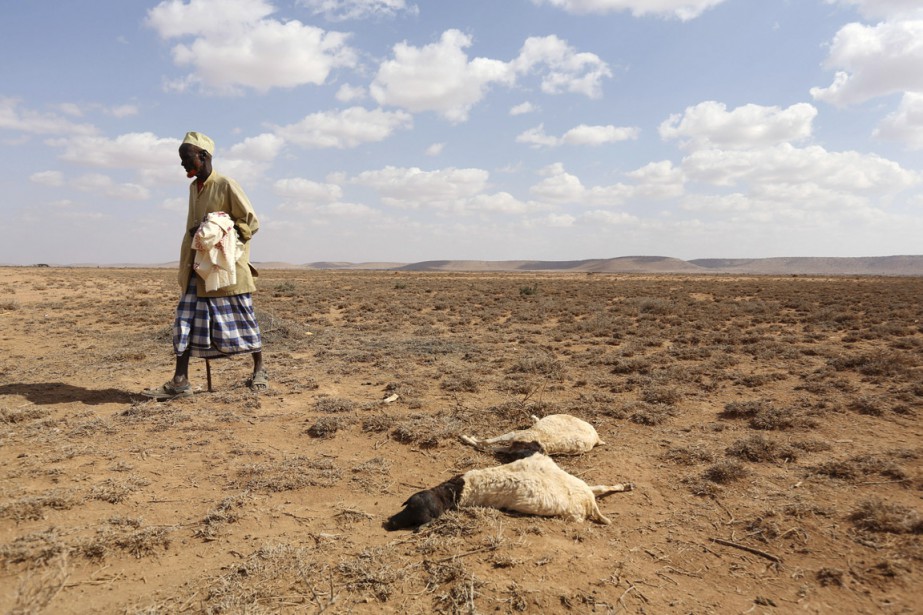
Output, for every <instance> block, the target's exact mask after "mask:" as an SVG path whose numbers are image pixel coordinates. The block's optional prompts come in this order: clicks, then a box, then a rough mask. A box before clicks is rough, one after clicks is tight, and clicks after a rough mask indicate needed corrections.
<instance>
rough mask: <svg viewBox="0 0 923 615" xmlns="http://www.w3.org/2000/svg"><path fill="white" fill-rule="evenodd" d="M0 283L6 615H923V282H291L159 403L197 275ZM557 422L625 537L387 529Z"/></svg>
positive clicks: (42, 273)
mask: <svg viewBox="0 0 923 615" xmlns="http://www.w3.org/2000/svg"><path fill="white" fill-rule="evenodd" d="M2 271H3V274H4V275H3V281H2V282H0V290H2V294H0V297H2V298H0V323H2V324H3V329H2V334H0V337H2V342H3V348H4V349H5V351H6V352H5V353H4V355H3V357H2V359H0V465H2V470H0V473H2V481H0V588H2V590H0V591H2V595H0V612H17V613H18V612H23V613H25V612H42V611H45V612H49V613H52V612H53V613H90V612H94V613H95V612H101V613H126V612H127V613H150V614H153V613H177V612H208V613H239V612H247V613H263V612H319V611H325V612H328V613H329V612H337V613H339V612H358V613H381V612H402V613H430V612H466V613H471V612H482V613H483V612H498V611H499V612H533V613H542V612H545V613H547V612H597V613H606V612H627V613H665V612H675V613H693V612H694V613H735V612H739V613H744V612H750V613H783V612H795V611H797V612H808V613H829V612H842V613H879V612H886V613H912V612H919V610H918V609H919V598H918V595H917V594H918V590H919V588H920V587H923V544H921V537H923V504H921V493H923V473H921V468H923V461H921V456H923V437H921V436H923V430H921V422H920V421H921V413H923V307H921V306H923V303H921V301H920V299H921V297H923V279H921V278H810V277H798V278H792V277H787V278H772V277H717V276H715V277H691V276H654V277H643V276H621V275H619V276H616V275H582V274H528V275H527V274H414V273H400V274H395V273H385V272H297V271H267V272H264V273H263V275H261V277H260V281H259V285H260V290H259V291H258V293H257V294H256V295H255V302H256V305H257V310H258V315H259V316H260V320H261V324H262V326H263V328H264V332H265V338H266V354H267V361H268V367H269V369H270V377H271V380H272V382H271V388H270V390H269V391H268V392H267V393H264V394H261V395H256V394H254V393H251V392H250V391H249V390H247V389H246V388H245V387H244V386H243V381H244V379H245V377H246V376H247V374H248V368H249V359H247V358H246V357H238V358H233V359H230V360H226V361H214V362H213V363H212V365H213V371H214V381H215V387H216V391H215V392H213V393H207V392H204V391H200V392H199V393H198V394H197V395H195V396H194V397H192V398H190V399H183V400H176V401H173V402H169V403H156V402H149V401H144V400H142V398H141V397H140V396H138V395H137V393H138V392H139V391H140V390H141V389H143V388H145V387H150V386H156V385H159V384H161V383H162V382H163V381H165V380H166V379H167V378H168V377H169V376H170V374H171V372H172V356H171V350H170V341H169V324H170V321H171V317H172V310H173V307H174V306H173V302H174V300H175V297H176V295H177V293H178V290H179V289H178V287H177V286H176V284H175V282H174V274H173V272H172V271H168V270H106V269H55V268H49V269H39V268H34V269H33V268H5V269H3V270H2ZM193 378H194V379H195V383H196V384H197V386H199V387H204V383H205V375H204V362H202V361H194V362H193ZM394 394H397V395H398V400H397V401H394V402H392V403H384V402H383V401H382V400H384V399H385V398H387V397H389V396H392V395H394ZM558 412H566V413H570V414H574V415H576V416H579V417H581V418H583V419H585V420H587V421H589V422H591V423H593V424H594V425H595V426H596V428H597V430H598V431H599V433H600V435H601V436H602V438H603V440H604V441H605V442H606V443H607V444H606V446H605V447H603V448H598V449H596V450H594V451H593V452H591V453H589V454H587V455H584V456H580V457H574V458H563V459H560V460H559V463H560V465H561V466H562V467H564V468H565V469H567V470H568V471H570V472H571V473H573V474H576V475H578V476H581V477H582V478H584V479H585V480H587V481H588V482H591V483H610V482H625V481H631V482H634V483H635V484H636V485H637V490H636V491H634V492H632V493H625V494H615V495H612V496H610V497H608V498H606V499H604V500H602V501H601V508H602V511H603V513H604V514H605V515H607V516H608V517H610V518H611V519H612V520H613V524H612V525H611V526H600V525H594V524H572V523H567V522H564V521H561V520H556V519H542V518H534V517H522V516H513V515H508V514H504V513H502V512H499V511H494V510H480V509H472V510H463V511H458V512H456V513H452V514H449V515H447V516H446V517H443V518H442V519H440V520H438V521H437V522H435V523H433V524H432V525H431V526H429V527H426V528H423V529H422V530H421V531H419V532H416V533H411V532H397V533H388V532H385V531H384V530H383V529H382V528H381V523H382V521H383V520H384V519H385V518H387V516H389V515H390V514H392V513H394V512H396V511H397V510H398V509H399V508H400V504H401V502H403V501H404V499H405V498H406V497H407V496H408V495H410V494H412V493H413V492H414V491H416V490H418V489H421V488H424V487H427V486H431V485H434V484H436V483H438V482H440V481H442V480H444V479H446V478H449V477H450V476H452V475H453V474H455V473H458V472H462V471H465V470H467V469H470V468H474V467H480V466H484V465H488V464H493V463H496V461H495V460H493V459H491V458H490V457H489V456H487V455H485V454H482V453H479V452H477V451H475V450H473V449H471V448H468V447H466V446H464V445H462V444H461V443H460V442H459V441H458V436H459V435H460V434H465V433H469V434H474V435H481V436H485V435H494V434H497V433H500V432H502V431H507V430H509V429H511V428H515V427H521V426H524V425H526V424H528V422H529V421H528V416H529V415H531V414H536V415H546V414H552V413H558Z"/></svg>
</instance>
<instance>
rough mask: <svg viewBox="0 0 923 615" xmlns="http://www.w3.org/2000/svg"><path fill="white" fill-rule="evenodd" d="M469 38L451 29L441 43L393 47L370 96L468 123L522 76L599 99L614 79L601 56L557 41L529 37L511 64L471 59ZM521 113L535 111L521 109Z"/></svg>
mask: <svg viewBox="0 0 923 615" xmlns="http://www.w3.org/2000/svg"><path fill="white" fill-rule="evenodd" d="M471 45H472V39H471V37H470V36H468V35H466V34H464V33H462V32H460V31H459V30H446V31H445V32H443V33H442V36H441V37H440V39H439V41H438V42H435V43H431V44H429V45H424V46H423V47H414V46H412V45H410V44H409V43H407V42H402V43H399V44H397V45H395V46H394V48H393V50H392V52H393V57H392V59H389V60H386V61H384V62H382V64H381V65H380V66H379V68H378V72H377V74H376V75H375V79H374V80H373V82H372V84H371V86H370V88H369V91H370V93H371V95H372V98H374V99H375V100H376V101H377V102H378V103H379V104H381V105H393V106H397V107H402V108H404V109H408V110H409V111H412V112H415V113H416V112H423V111H433V112H436V113H439V114H440V115H442V116H443V117H445V118H446V119H448V120H450V121H453V122H463V121H465V120H467V119H468V114H469V112H470V111H471V109H472V108H473V107H474V106H475V105H476V104H477V103H479V102H480V101H481V100H482V99H483V98H484V96H485V95H486V94H487V92H488V91H489V90H490V88H491V87H492V86H493V85H505V86H512V85H514V84H515V83H516V82H517V80H518V79H519V78H520V77H523V76H526V75H537V76H538V77H539V79H540V80H541V89H542V91H543V92H545V93H547V94H562V93H577V94H583V95H585V96H589V97H591V98H596V97H598V96H600V94H601V91H602V87H601V82H602V80H603V79H604V78H606V77H610V76H611V71H610V70H609V67H608V65H607V64H606V63H605V62H604V61H603V60H602V59H600V58H599V56H597V55H595V54H592V53H587V52H578V51H577V50H576V49H574V48H573V47H572V46H570V45H568V44H567V42H566V41H563V40H561V39H559V38H558V37H556V36H553V35H552V36H546V37H530V38H528V39H527V40H526V41H525V43H524V44H523V46H522V48H521V49H520V52H519V55H518V56H517V57H516V58H514V59H513V60H511V61H509V62H504V61H502V60H495V59H490V58H479V57H478V58H474V59H469V57H468V54H467V52H466V51H465V50H466V49H467V48H469V47H470V46H471ZM515 109H516V113H523V112H527V111H530V110H531V109H532V107H531V106H528V107H526V106H522V105H520V106H518V107H516V108H515Z"/></svg>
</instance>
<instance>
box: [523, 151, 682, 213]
mask: <svg viewBox="0 0 923 615" xmlns="http://www.w3.org/2000/svg"><path fill="white" fill-rule="evenodd" d="M542 174H543V175H544V176H545V179H543V180H542V181H540V182H538V183H537V184H535V185H533V186H532V187H531V188H530V189H529V192H530V193H531V194H532V196H533V197H534V198H535V199H537V200H538V201H540V202H543V203H549V204H552V205H582V206H596V207H618V206H620V205H623V204H625V203H627V202H629V201H631V200H638V199H665V198H671V197H675V196H679V195H681V194H682V193H683V190H684V181H685V176H684V174H683V172H682V170H680V169H675V168H674V167H673V165H672V163H670V162H669V161H665V162H657V163H651V164H648V165H645V166H644V167H641V168H640V169H637V170H635V171H632V172H630V173H627V174H626V176H627V177H628V178H629V179H630V180H632V181H631V182H627V183H623V182H617V183H615V184H609V185H602V186H585V185H584V184H583V182H582V181H581V180H580V178H579V177H577V176H576V175H573V174H572V173H569V172H567V171H566V170H565V169H564V165H563V164H561V163H560V162H558V163H554V164H552V165H549V166H547V167H545V168H544V169H543V170H542Z"/></svg>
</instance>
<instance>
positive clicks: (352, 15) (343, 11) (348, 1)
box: [298, 0, 420, 21]
mask: <svg viewBox="0 0 923 615" xmlns="http://www.w3.org/2000/svg"><path fill="white" fill-rule="evenodd" d="M298 4H300V5H302V6H305V7H307V8H308V9H310V10H311V11H312V12H313V13H314V14H315V15H323V16H324V18H325V19H329V20H330V21H345V20H347V19H366V18H368V17H394V16H396V15H397V14H399V13H402V12H406V13H409V14H411V15H417V14H419V12H420V9H419V8H418V7H417V6H416V5H415V4H407V2H406V1H405V0H298Z"/></svg>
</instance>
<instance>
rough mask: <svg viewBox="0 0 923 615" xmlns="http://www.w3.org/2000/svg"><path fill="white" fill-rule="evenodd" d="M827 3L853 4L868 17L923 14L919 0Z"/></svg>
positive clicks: (835, 1) (834, 0) (837, 0)
mask: <svg viewBox="0 0 923 615" xmlns="http://www.w3.org/2000/svg"><path fill="white" fill-rule="evenodd" d="M827 4H840V5H844V6H855V7H856V8H858V9H859V13H861V14H862V15H863V16H865V17H868V18H870V19H893V18H898V17H921V16H923V6H921V5H920V2H919V0H827Z"/></svg>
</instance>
